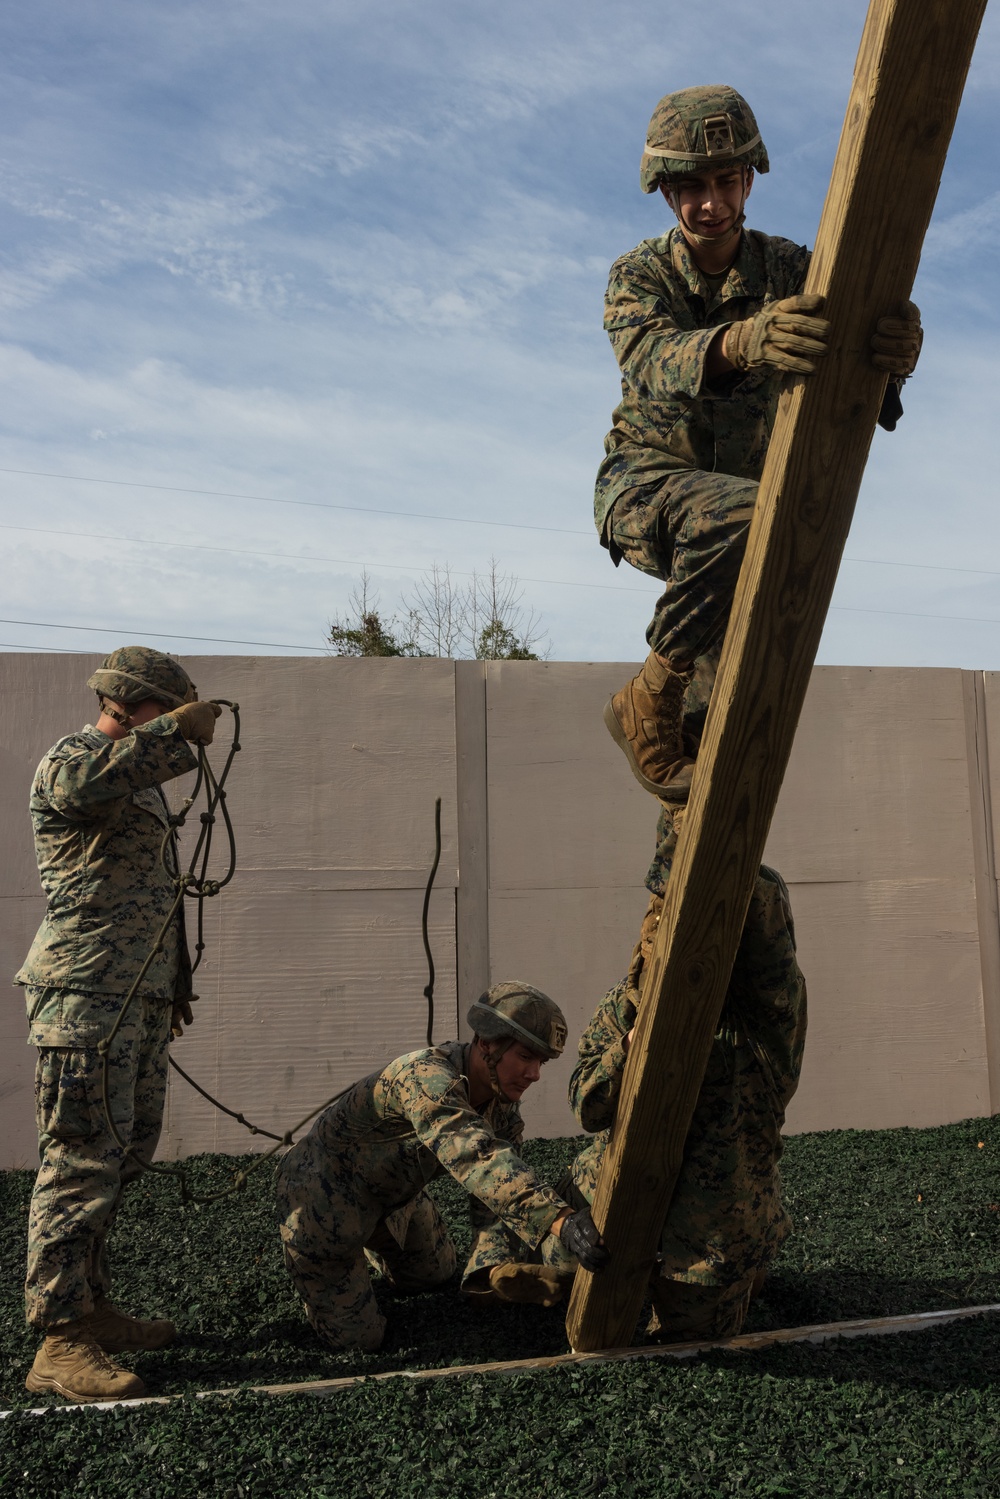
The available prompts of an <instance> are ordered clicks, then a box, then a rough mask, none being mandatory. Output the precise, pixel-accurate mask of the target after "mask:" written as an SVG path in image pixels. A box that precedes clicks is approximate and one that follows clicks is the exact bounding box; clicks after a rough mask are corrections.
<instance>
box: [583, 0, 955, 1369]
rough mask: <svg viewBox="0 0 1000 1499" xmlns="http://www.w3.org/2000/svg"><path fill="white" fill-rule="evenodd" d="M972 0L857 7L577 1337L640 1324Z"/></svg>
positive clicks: (608, 1165) (946, 118) (917, 242)
mask: <svg viewBox="0 0 1000 1499" xmlns="http://www.w3.org/2000/svg"><path fill="white" fill-rule="evenodd" d="M984 9H985V0H872V4H871V7H870V9H869V12H868V18H867V20H866V23H865V29H864V34H863V36H862V39H861V47H860V50H859V53H858V59H857V63H856V65H855V74H854V83H853V88H852V91H851V96H850V99H849V102H848V107H847V115H846V118H845V121H844V127H843V131H842V133H841V138H840V144H839V147H838V150H837V156H836V160H835V163H834V169H833V176H832V178H831V182H830V188H829V191H828V193H827V198H826V203H825V205H824V208H823V215H822V219H821V221H820V226H819V231H818V233H817V236H816V248H815V251H814V253H813V258H812V262H811V266H810V270H809V276H808V280H807V283H806V288H805V289H806V291H810V292H820V293H822V294H824V295H825V296H826V298H827V315H828V316H829V317H830V318H831V319H832V322H833V330H834V332H833V344H832V348H831V352H830V354H829V355H828V356H827V358H826V359H825V360H823V361H822V363H821V364H820V367H819V370H818V371H817V373H816V374H815V375H813V376H811V377H809V378H798V379H796V380H794V381H789V382H788V388H787V389H786V390H785V392H784V393H783V395H782V397H781V403H780V407H779V412H778V418H777V421H776V424H775V428H774V433H773V436H772V439H771V445H770V449H769V452H768V456H767V462H766V464H765V468H764V474H763V477H762V480H761V486H760V493H759V497H758V501H757V508H756V513H755V516H754V521H753V524H752V526H751V529H750V538H749V543H748V548H747V555H746V560H745V562H744V565H743V570H742V573H741V575H740V581H739V586H738V588H737V591H736V600H735V603H734V606H733V612H732V616H731V620H730V625H729V631H728V634H727V637H726V644H725V648H724V650H723V655H722V663H721V667H720V671H719V677H718V681H717V684H716V688H715V693H714V696H713V701H712V705H711V711H710V713H709V717H708V722H707V724H706V731H705V737H704V740H703V743H702V747H701V752H700V755H699V759H698V768H697V773H696V775H695V779H694V784H693V787H692V793H691V802H690V807H689V811H688V815H687V819H686V823H685V826H684V827H683V829H682V831H681V836H680V840H679V843H678V848H677V854H676V858H675V863H674V869H673V874H672V877H671V881H670V887H669V892H668V900H667V903H666V907H665V911H664V916H663V919H662V920H661V922H660V928H659V932H658V935H657V942H656V946H655V948H654V951H653V955H652V959H651V964H650V971H649V975H648V978H647V981H646V990H645V1000H644V1003H643V1005H642V1008H641V1010H640V1014H639V1021H638V1028H637V1031H636V1036H635V1042H634V1044H633V1047H632V1049H631V1052H630V1055H629V1061H628V1066H627V1067H626V1070H625V1079H624V1084H623V1089H622V1096H621V1102H620V1105H619V1110H618V1118H617V1122H616V1126H615V1131H614V1135H613V1138H612V1140H611V1143H610V1145H609V1148H608V1152H607V1154H606V1156H605V1160H604V1164H603V1167H602V1171H601V1176H600V1180H599V1182H598V1189H597V1195H596V1198H595V1202H594V1216H595V1218H596V1220H597V1223H598V1226H599V1227H600V1229H601V1230H602V1232H603V1234H604V1237H605V1240H606V1242H607V1244H608V1247H609V1249H610V1251H611V1256H612V1259H611V1264H610V1265H609V1267H608V1268H607V1269H606V1270H604V1271H603V1272H601V1273H600V1274H598V1275H591V1274H588V1272H586V1271H584V1270H581V1271H579V1272H578V1274H577V1277H576V1282H575V1285H574V1289H573V1296H572V1300H571V1303H570V1309H569V1316H568V1322H567V1326H568V1333H569V1341H570V1345H571V1347H573V1348H574V1349H576V1350H580V1351H591V1350H595V1349H600V1348H610V1347H614V1346H621V1345H622V1344H626V1343H629V1342H630V1341H631V1340H632V1337H633V1334H634V1331H635V1325H636V1320H637V1317H638V1314H639V1310H640V1307H641V1303H642V1298H643V1291H644V1288H645V1285H646V1281H647V1278H648V1275H649V1271H650V1269H651V1267H652V1264H653V1260H654V1255H655V1251H656V1245H657V1241H658V1238H659V1234H660V1230H661V1227H662V1224H663V1221H664V1217H665V1214H666V1212H667V1209H668V1207H669V1203H670V1198H671V1194H672V1192H673V1189H674V1185H675V1183H676V1180H677V1175H678V1172H679V1170H680V1165H681V1160H682V1156H683V1150H684V1142H685V1140H686V1138H687V1133H688V1128H689V1125H690V1121H691V1117H692V1114H693V1112H694V1107H695V1103H696V1101H697V1097H698V1092H699V1089H700V1087H701V1083H702V1079H703V1078H704V1075H705V1067H706V1064H707V1060H708V1054H709V1050H710V1048H711V1044H712V1036H713V1034H714V1031H715V1027H716V1023H717V1020H718V1016H719V1012H720V1010H721V1007H722V1002H723V998H724V995H725V990H726V986H727V984H728V981H729V975H730V973H731V971H732V964H733V958H734V956H735V953H736V948H737V945H738V942H739V937H740V932H741V930H742V926H743V921H744V918H745V915H746V910H747V906H748V903H749V899H750V892H751V889H752V887H753V881H754V878H755V876H756V871H757V868H758V866H759V864H760V859H761V855H762V853H763V850H764V843H765V840H766V837H767V831H768V827H769V825H770V822H771V817H772V814H773V812H774V806H775V803H776V801H777V798H778V792H779V790H780V787H781V781H782V777H783V775H784V771H785V766H786V764H787V761H788V756H789V752H790V750H791V745H792V739H793V737H794V733H795V726H796V723H797V721H798V716H799V712H800V709H801V706H802V701H803V698H804V696H805V692H806V687H807V685H808V681H809V673H810V670H811V667H812V664H813V661H814V660H815V656H816V651H817V648H818V646H819V640H820V635H821V634H822V630H823V623H824V620H825V618H826V612H827V609H828V607H829V602H830V597H831V594H832V592H833V587H834V583H835V581H836V577H837V569H838V567H839V564H840V557H841V553H842V551H843V547H844V543H845V541H846V539H847V534H848V530H849V528H850V524H851V517H852V515H853V511H854V504H855V500H856V498H857V493H858V489H859V486H860V483H861V477H862V474H863V472H864V466H865V461H866V458H867V455H868V448H869V445H870V443H871V438H872V433H873V431H874V427H875V421H876V418H877V415H878V411H879V406H880V404H881V400H882V395H883V391H884V387H885V377H884V376H882V375H880V374H879V373H878V372H877V371H876V370H874V369H873V368H872V367H871V364H870V362H869V353H868V350H869V341H870V339H871V335H872V333H873V331H874V327H875V323H876V321H877V319H878V318H879V317H880V316H881V315H883V314H884V313H887V312H890V311H893V310H895V309H896V308H897V307H898V306H899V304H900V303H902V302H903V301H905V300H906V298H907V297H908V296H909V293H910V289H911V287H912V285H913V278H914V276H915V274H916V269H917V263H918V261H919V258H920V249H921V245H922V244H923V239H924V234H925V232H926V229H927V225H928V222H929V220H930V216H931V211H932V209H933V206H934V199H935V196H936V194H937V187H938V182H939V180H940V177H941V171H942V168H943V166H944V160H945V155H946V152H947V148H948V142H949V140H950V138H951V132H952V127H953V124H954V120H955V115H956V113H957V111H958V104H959V100H960V98H961V94H962V88H963V84H964V81H965V76H966V73H967V71H968V66H969V62H970V60H971V57H972V52H973V48H974V45H975V39H976V35H977V33H978V30H979V25H980V21H981V19H982V14H983V11H984ZM901 503H902V498H901Z"/></svg>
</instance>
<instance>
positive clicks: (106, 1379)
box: [24, 1322, 146, 1401]
mask: <svg viewBox="0 0 1000 1499" xmlns="http://www.w3.org/2000/svg"><path fill="white" fill-rule="evenodd" d="M24 1384H25V1388H26V1389H29V1390H35V1391H36V1392H38V1393H39V1394H45V1395H63V1396H65V1398H66V1399H67V1400H77V1401H90V1400H137V1399H138V1398H139V1396H140V1395H145V1393H146V1386H145V1385H144V1384H143V1382H142V1380H141V1379H140V1378H139V1376H138V1374H130V1373H129V1372H128V1370H127V1369H122V1368H120V1367H119V1366H118V1364H115V1363H112V1361H111V1359H109V1358H108V1356H107V1354H106V1353H105V1352H104V1351H103V1349H101V1348H99V1347H98V1346H97V1344H96V1343H95V1342H94V1341H93V1339H92V1338H90V1337H89V1336H88V1335H87V1333H86V1331H85V1330H84V1328H83V1326H82V1322H62V1323H59V1324H58V1326H57V1327H55V1328H53V1329H52V1330H51V1331H50V1332H49V1333H48V1334H47V1335H46V1338H45V1342H44V1343H43V1344H42V1346H41V1348H39V1350H38V1352H37V1353H36V1354H35V1362H34V1363H33V1364H32V1366H31V1368H30V1370H29V1371H28V1377H27V1379H26V1380H25V1381H24Z"/></svg>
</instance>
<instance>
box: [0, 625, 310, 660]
mask: <svg viewBox="0 0 1000 1499" xmlns="http://www.w3.org/2000/svg"><path fill="white" fill-rule="evenodd" d="M0 625H26V626H27V627H28V628H29V629H33V630H87V631H88V632H90V633H92V634H95V635H126V634H127V635H141V636H142V637H143V638H144V639H146V640H198V641H200V642H201V643H202V644H203V645H259V646H263V647H265V648H266V649H268V650H282V651H318V652H319V654H320V655H321V656H325V655H326V654H327V651H326V647H325V646H322V645H293V644H292V643H291V642H290V641H287V640H228V639H226V638H225V637H223V636H217V635H173V634H171V632H170V631H169V630H133V629H132V628H131V627H130V626H124V625H60V624H53V623H52V622H51V621H50V620H45V619H0Z"/></svg>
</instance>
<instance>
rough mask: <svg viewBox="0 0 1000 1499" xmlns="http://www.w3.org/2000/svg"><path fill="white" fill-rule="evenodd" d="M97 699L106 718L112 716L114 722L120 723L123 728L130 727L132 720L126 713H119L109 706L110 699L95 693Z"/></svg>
mask: <svg viewBox="0 0 1000 1499" xmlns="http://www.w3.org/2000/svg"><path fill="white" fill-rule="evenodd" d="M97 700H98V702H99V703H100V705H101V712H102V713H104V714H105V715H106V716H107V717H108V718H113V719H114V721H115V723H120V724H121V726H122V728H123V729H130V728H131V727H132V720H131V718H130V717H129V715H128V714H127V713H119V712H118V710H117V708H113V707H112V706H111V699H110V698H107V697H102V696H101V694H100V693H98V694H97Z"/></svg>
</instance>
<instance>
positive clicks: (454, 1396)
mask: <svg viewBox="0 0 1000 1499" xmlns="http://www.w3.org/2000/svg"><path fill="white" fill-rule="evenodd" d="M575 1143H576V1142H573V1141H568V1140H561V1141H532V1142H529V1144H528V1146H527V1147H526V1150H525V1154H526V1155H527V1156H528V1158H529V1159H530V1160H531V1161H532V1163H533V1164H534V1165H535V1167H536V1169H537V1170H538V1171H539V1173H540V1174H541V1175H543V1176H547V1177H549V1178H551V1179H554V1178H555V1177H556V1176H558V1174H559V1172H560V1171H561V1169H562V1166H563V1164H564V1162H565V1161H566V1160H567V1159H568V1157H569V1155H570V1154H571V1152H572V1150H573V1149H574V1147H575ZM998 1152H1000V1120H997V1121H994V1120H971V1121H966V1122H964V1123H962V1124H957V1125H949V1126H946V1127H943V1128H940V1129H932V1130H888V1131H880V1132H866V1131H836V1132H831V1133H827V1134H818V1135H806V1136H799V1137H796V1138H793V1139H792V1140H790V1141H789V1142H788V1150H787V1153H786V1157H785V1163H784V1176H785V1184H786V1200H787V1202H788V1206H789V1209H790V1211H791V1214H792V1216H793V1219H794V1220H795V1225H796V1231H795V1234H794V1235H793V1237H792V1238H790V1239H789V1241H788V1243H787V1245H786V1247H785V1249H784V1251H783V1253H782V1255H781V1257H780V1259H779V1261H778V1262H777V1264H776V1266H775V1268H774V1270H773V1272H772V1275H771V1278H770V1280H769V1283H768V1285H767V1288H766V1289H765V1292H764V1294H763V1296H762V1297H761V1298H760V1299H759V1301H758V1302H757V1303H756V1304H755V1306H754V1308H753V1310H752V1312H751V1319H750V1322H749V1324H748V1327H747V1330H748V1331H753V1330H757V1329H766V1328H770V1327H790V1326H795V1325H799V1324H803V1323H811V1322H824V1321H839V1320H846V1319H849V1318H853V1317H866V1316H884V1315H891V1314H893V1313H903V1312H918V1311H929V1310H933V1309H936V1308H940V1307H949V1306H962V1305H971V1304H974V1303H986V1302H1000V1232H998V1229H1000V1175H998V1172H997V1169H996V1160H997V1155H998ZM235 1164H237V1163H235V1162H234V1161H233V1160H232V1158H225V1157H212V1156H205V1157H200V1158H197V1159H196V1160H194V1161H192V1162H190V1163H189V1165H190V1167H191V1170H192V1172H193V1174H194V1175H195V1177H196V1178H197V1179H198V1181H199V1183H200V1185H201V1186H202V1187H211V1186H213V1185H219V1184H221V1183H222V1182H223V1181H225V1179H226V1178H227V1176H228V1174H229V1173H230V1172H231V1171H232V1169H233V1167H234V1165H235ZM30 1186H31V1177H30V1175H29V1174H28V1173H27V1172H8V1173H5V1174H4V1175H3V1177H2V1178H0V1190H2V1199H0V1211H2V1213H3V1215H4V1220H5V1221H4V1230H5V1231H4V1233H3V1236H2V1241H0V1253H2V1255H3V1259H4V1262H5V1263H4V1269H5V1273H4V1276H3V1280H2V1286H3V1297H2V1303H0V1379H2V1390H0V1395H2V1398H3V1402H4V1403H5V1404H6V1405H8V1406H19V1407H21V1406H25V1405H31V1406H38V1405H44V1404H51V1405H52V1407H53V1409H52V1410H51V1411H50V1412H49V1413H48V1414H46V1415H45V1416H43V1417H35V1416H30V1415H27V1414H25V1415H20V1416H16V1417H12V1418H9V1419H7V1420H5V1421H3V1422H2V1423H0V1493H3V1494H4V1495H6V1494H7V1493H10V1494H15V1493H16V1494H18V1495H21V1494H23V1495H26V1496H27V1495H56V1494H60V1495H61V1494H64V1493H73V1494H81V1495H87V1496H98V1495H101V1496H103V1495H112V1494H113V1495H115V1496H132V1495H136V1496H146V1495H150V1496H153V1495H155V1496H160V1495H173V1494H178V1495H183V1496H185V1499H187V1496H188V1495H192V1496H194V1495H202V1494H205V1495H235V1496H239V1499H243V1496H247V1495H254V1496H256V1495H273V1494H289V1495H316V1496H321V1495H324V1496H325V1495H330V1496H331V1499H340V1496H344V1499H348V1496H350V1499H353V1496H354V1495H358V1496H361V1495H372V1496H382V1495H385V1496H390V1495H392V1496H408V1495H410V1494H413V1495H419V1496H420V1499H464V1496H466V1495H467V1496H469V1499H493V1496H495V1499H507V1496H511V1499H513V1496H517V1499H532V1496H534V1495H544V1496H545V1499H558V1496H562V1495H566V1496H573V1499H576V1496H577V1495H584V1496H586V1495H591V1494H601V1495H606V1496H608V1499H611V1496H616V1495H622V1496H626V1495H627V1496H628V1499H634V1496H643V1495H655V1496H665V1499H670V1496H673V1495H678V1496H680V1495H699V1496H704V1499H710V1496H712V1499H714V1496H715V1495H730V1494H742V1495H771V1494H777V1495H780V1494H786V1495H788V1494H791V1495H802V1496H806V1495H808V1496H810V1499H813V1496H825V1495H828V1494H829V1495H838V1494H851V1495H863V1496H866V1499H867V1496H869V1495H872V1496H877V1495H893V1496H896V1495H901V1496H902V1495H928V1496H938V1495H951V1494H956V1495H958V1494H961V1495H970V1496H978V1495H989V1496H991V1499H993V1496H996V1495H997V1494H1000V1342H998V1333H1000V1319H998V1318H996V1317H989V1318H983V1319H977V1320H975V1321H971V1322H964V1323H958V1324H954V1325H951V1326H948V1327H944V1328H941V1329H938V1330H937V1331H935V1332H927V1333H920V1334H915V1335H909V1336H896V1337H890V1338H877V1339H858V1340H853V1341H850V1342H847V1341H840V1342H836V1343H830V1344H824V1345H821V1346H816V1345H807V1346H800V1347H784V1348H775V1349H770V1350H766V1351H763V1352H760V1353H755V1354H749V1355H748V1354H744V1355H732V1354H726V1355H722V1354H712V1355H707V1356H705V1357H703V1358H701V1359H700V1360H698V1361H697V1362H696V1363H692V1364H687V1363H684V1364H675V1363H673V1362H672V1361H668V1360H663V1361H662V1362H661V1361H656V1362H655V1363H640V1364H623V1365H608V1366H603V1367H601V1366H598V1367H592V1368H587V1369H567V1370H561V1371H558V1372H554V1373H548V1374H544V1375H539V1376H516V1377H511V1376H503V1377H498V1378H487V1377H482V1378H478V1377H477V1378H474V1379H472V1380H456V1381H453V1382H452V1381H447V1382H442V1383H440V1384H436V1385H434V1386H425V1385H424V1386H414V1385H409V1384H406V1383H404V1382H402V1381H401V1382H399V1383H395V1382H390V1383H388V1384H380V1385H374V1384H367V1385H361V1386H359V1387H357V1388H356V1389H354V1390H351V1391H349V1392H346V1393H344V1394H341V1395H337V1396H335V1397H332V1398H331V1399H328V1400H316V1399H311V1398H308V1397H302V1396H300V1397H295V1398H291V1399H285V1400H270V1399H268V1398H266V1397H262V1396H255V1395H251V1394H249V1393H244V1394H241V1395H240V1396H239V1397H238V1398H236V1399H234V1400H225V1401H218V1402H217V1401H209V1402H195V1401H193V1400H190V1399H186V1400H184V1401H182V1402H178V1403H177V1404H176V1405H173V1406H170V1407H147V1408H139V1409H136V1410H132V1411H124V1412H118V1413H107V1414H104V1413H99V1412H93V1411H89V1412H88V1411H81V1412H69V1411H64V1412H61V1413H60V1412H59V1410H58V1407H59V1405H61V1404H62V1402H59V1401H57V1400H53V1401H51V1402H46V1401H44V1400H41V1399H40V1398H39V1397H38V1396H33V1395H29V1394H28V1392H27V1391H25V1390H24V1388H23V1379H24V1374H25V1372H26V1370H27V1367H28V1365H29V1364H30V1361H31V1357H32V1355H33V1350H34V1346H35V1339H34V1336H33V1335H32V1334H31V1333H30V1332H28V1331H27V1330H26V1329H25V1328H24V1326H23V1321H22V1311H21V1301H20V1282H21V1278H22V1275H23V1240H24V1224H25V1218H26V1209H27V1201H28V1195H29V1192H30ZM433 1190H434V1192H435V1195H436V1196H437V1197H438V1200H439V1202H440V1203H441V1205H442V1208H443V1210H444V1212H445V1214H446V1216H447V1217H448V1219H449V1222H450V1224H451V1225H452V1230H453V1233H454V1236H455V1239H456V1241H457V1242H458V1246H459V1252H460V1256H461V1251H462V1249H463V1248H465V1246H466V1245H467V1242H468V1233H467V1230H466V1227H465V1219H464V1211H463V1206H464V1205H463V1194H462V1192H461V1190H460V1189H459V1188H458V1187H456V1186H455V1185H454V1184H452V1183H451V1182H450V1181H445V1182H443V1183H438V1184H436V1185H435V1187H434V1189H433ZM114 1244H115V1269H116V1286H115V1299H116V1301H118V1302H119V1303H120V1304H121V1305H122V1306H123V1307H124V1308H125V1309H126V1310H130V1311H142V1312H144V1313H147V1314H149V1313H154V1312H160V1313H163V1314H166V1315H169V1316H171V1317H172V1318H173V1319H174V1321H175V1322H176V1323H177V1325H178V1328H179V1331H180V1336H179V1339H178V1342H177V1344H176V1345H175V1346H174V1347H172V1348H170V1349H167V1350H165V1351H163V1352H161V1353H156V1354H145V1355H140V1356H136V1357H134V1358H129V1357H127V1356H123V1357H122V1362H123V1363H126V1364H128V1365H130V1366H131V1367H134V1368H135V1369H136V1370H137V1371H138V1372H139V1373H140V1374H141V1375H142V1377H143V1379H144V1380H145V1381H146V1383H147V1385H148V1386H149V1389H150V1393H151V1394H160V1393H163V1394H167V1393H177V1392H192V1391H194V1390H204V1389H208V1388H212V1387H218V1386H220V1385H226V1386H229V1385H235V1384H241V1383H245V1382H250V1381H252V1382H254V1383H268V1384H271V1383H280V1382H290V1381H294V1380H305V1379H317V1378H329V1377H335V1376H338V1375H345V1374H367V1373H374V1372H376V1371H379V1370H388V1369H401V1368H426V1367H432V1366H441V1365H447V1364H465V1363H475V1362H480V1361H486V1360H499V1359H513V1358H523V1357H531V1356H535V1355H539V1354H549V1353H560V1352H564V1351H565V1350H566V1341H565V1332H564V1327H563V1321H562V1315H561V1314H560V1312H559V1311H558V1310H555V1311H545V1310H541V1309H537V1308H515V1307H501V1308H495V1309H478V1310H477V1309H473V1308H471V1307H468V1306H466V1305H465V1304H464V1303H463V1302H462V1301H461V1300H460V1299H459V1298H458V1296H457V1295H456V1291H455V1287H454V1286H450V1287H447V1288H445V1289H444V1290H443V1291H440V1292H436V1293H433V1294H428V1295H425V1296H417V1297H412V1298H399V1299H397V1298H393V1297H390V1296H384V1297H382V1293H381V1291H380V1297H381V1299H382V1300H383V1304H384V1307H385V1309H386V1311H387V1313H388V1316H389V1319H390V1334H389V1338H388V1340H387V1343H386V1346H385V1347H384V1348H383V1349H382V1350H381V1351H380V1352H379V1353H378V1354H372V1355H363V1354H360V1355H359V1354H339V1355H338V1354H334V1353H329V1352H324V1351H323V1350H322V1349H321V1348H320V1347H319V1346H318V1345H317V1344H316V1342H315V1341H314V1338H313V1335H312V1333H311V1332H310V1330H309V1328H308V1326H307V1325H306V1324H305V1322H304V1321H303V1319H302V1316H301V1313H300V1311H299V1308H298V1306H297V1304H296V1301H295V1298H294V1297H293V1295H292V1293H291V1288H290V1285H289V1283H288V1282H287V1279H286V1277H285V1274H284V1271H283V1269H282V1266H281V1260H280V1253H279V1250H278V1240H277V1234H276V1231H275V1228H274V1224H273V1215H272V1208H271V1201H270V1168H269V1167H268V1168H265V1169H264V1170H263V1171H262V1172H261V1173H259V1175H258V1176H256V1177H251V1178H250V1183H249V1185H248V1187H247V1189H246V1190H245V1191H244V1192H243V1193H241V1194H240V1195H238V1196H237V1197H235V1198H232V1199H230V1200H228V1201H227V1202H225V1203H222V1204H218V1205H215V1206H210V1207H204V1208H194V1207H190V1206H188V1207H182V1206H181V1205H180V1203H179V1201H178V1194H177V1189H176V1186H175V1185H174V1184H172V1183H170V1182H167V1181H163V1180H158V1179H156V1178H152V1177H146V1178H144V1179H143V1180H142V1181H141V1182H140V1183H139V1184H137V1186H135V1187H134V1188H133V1189H132V1191H131V1195H130V1197H129V1198H127V1200H126V1205H125V1207H124V1208H123V1211H122V1214H121V1217H120V1220H119V1224H118V1227H117V1229H116V1232H115V1241H114Z"/></svg>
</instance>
